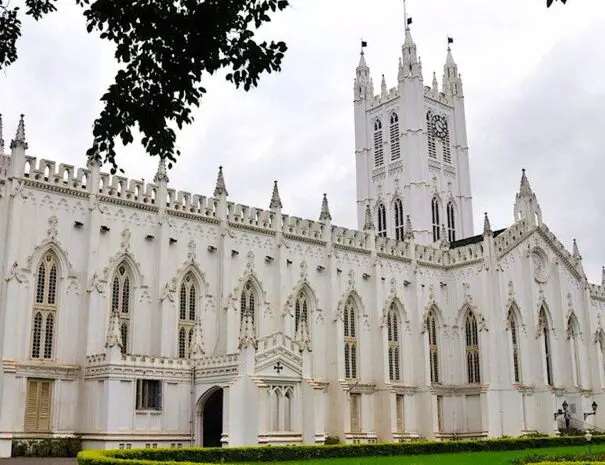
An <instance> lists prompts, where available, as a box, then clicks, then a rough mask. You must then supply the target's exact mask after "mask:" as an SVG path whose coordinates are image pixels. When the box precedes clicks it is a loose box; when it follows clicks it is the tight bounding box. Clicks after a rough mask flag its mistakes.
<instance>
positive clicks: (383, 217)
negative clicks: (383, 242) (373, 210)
mask: <svg viewBox="0 0 605 465" xmlns="http://www.w3.org/2000/svg"><path fill="white" fill-rule="evenodd" d="M377 212H378V221H377V223H378V236H379V237H387V210H386V208H385V207H384V204H383V203H381V204H380V205H378V209H377Z"/></svg>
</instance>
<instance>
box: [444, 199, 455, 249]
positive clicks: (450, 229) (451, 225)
mask: <svg viewBox="0 0 605 465" xmlns="http://www.w3.org/2000/svg"><path fill="white" fill-rule="evenodd" d="M446 213H447V238H448V240H449V242H454V241H455V240H456V217H455V214H456V208H455V207H454V202H453V201H452V200H450V201H449V202H448V203H447V208H446Z"/></svg>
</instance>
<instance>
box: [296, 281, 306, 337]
mask: <svg viewBox="0 0 605 465" xmlns="http://www.w3.org/2000/svg"><path fill="white" fill-rule="evenodd" d="M303 323H304V324H307V325H308V323H309V301H308V299H307V296H306V295H305V293H304V291H300V292H299V294H298V297H297V298H296V303H295V304H294V333H295V334H298V331H299V329H302V325H303ZM307 330H308V326H307Z"/></svg>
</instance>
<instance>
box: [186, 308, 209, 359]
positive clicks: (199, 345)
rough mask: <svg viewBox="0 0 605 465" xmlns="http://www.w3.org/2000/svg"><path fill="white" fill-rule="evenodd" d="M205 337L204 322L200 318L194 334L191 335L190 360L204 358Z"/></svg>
mask: <svg viewBox="0 0 605 465" xmlns="http://www.w3.org/2000/svg"><path fill="white" fill-rule="evenodd" d="M204 353H205V352H204V336H203V333H202V322H201V321H200V319H199V318H197V319H196V320H195V325H194V326H193V334H192V335H191V345H190V347H189V358H191V359H193V360H199V359H201V358H202V357H203V356H204Z"/></svg>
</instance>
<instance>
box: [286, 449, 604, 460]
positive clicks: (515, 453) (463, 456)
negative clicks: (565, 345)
mask: <svg viewBox="0 0 605 465" xmlns="http://www.w3.org/2000/svg"><path fill="white" fill-rule="evenodd" d="M589 451H593V452H605V445H595V446H588V445H586V446H573V447H548V448H543V449H525V450H512V451H498V452H466V453H458V454H433V455H400V456H392V457H351V458H344V459H324V460H308V461H296V462H275V463H276V465H277V464H279V465H298V464H301V465H303V464H304V465H467V464H473V465H475V464H477V465H483V464H486V465H508V464H510V461H511V460H512V459H514V458H516V457H521V456H524V455H529V454H569V453H574V452H577V453H583V452H589Z"/></svg>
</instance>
